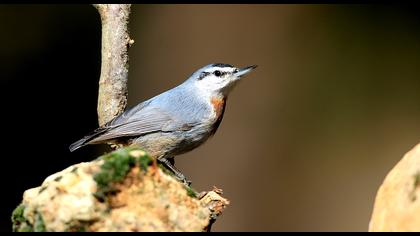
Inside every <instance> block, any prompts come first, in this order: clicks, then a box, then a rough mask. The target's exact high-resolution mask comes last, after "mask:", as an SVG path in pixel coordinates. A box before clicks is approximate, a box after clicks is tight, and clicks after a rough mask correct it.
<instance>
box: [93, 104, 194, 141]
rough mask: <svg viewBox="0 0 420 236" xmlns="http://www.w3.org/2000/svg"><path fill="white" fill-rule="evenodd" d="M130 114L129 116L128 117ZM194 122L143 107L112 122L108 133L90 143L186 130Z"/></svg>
mask: <svg viewBox="0 0 420 236" xmlns="http://www.w3.org/2000/svg"><path fill="white" fill-rule="evenodd" d="M130 113H131V114H130ZM127 114H129V115H127ZM194 125H195V123H194V122H188V123H187V122H185V121H182V120H179V119H178V118H177V117H175V116H174V114H171V113H169V112H167V111H164V110H162V109H160V108H157V107H149V106H146V107H142V109H136V111H134V112H133V111H127V113H124V114H122V116H121V117H118V118H116V119H115V120H114V121H112V122H110V123H109V125H108V126H107V127H105V128H106V129H107V131H105V132H103V133H102V134H100V135H98V136H97V137H95V138H94V139H92V140H91V141H89V143H96V142H102V141H106V140H112V139H116V138H120V137H132V136H141V135H144V134H147V133H153V132H158V131H164V132H167V131H175V130H185V129H189V128H191V127H193V126H194Z"/></svg>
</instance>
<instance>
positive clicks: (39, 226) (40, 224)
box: [34, 212, 46, 232]
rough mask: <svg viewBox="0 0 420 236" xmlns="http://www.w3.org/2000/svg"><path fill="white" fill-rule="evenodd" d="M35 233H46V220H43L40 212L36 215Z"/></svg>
mask: <svg viewBox="0 0 420 236" xmlns="http://www.w3.org/2000/svg"><path fill="white" fill-rule="evenodd" d="M34 231H35V232H45V231H46V229H45V223H44V219H42V215H41V214H40V213H39V212H37V213H36V214H35V222H34Z"/></svg>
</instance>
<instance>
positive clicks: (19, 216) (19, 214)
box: [12, 203, 26, 223]
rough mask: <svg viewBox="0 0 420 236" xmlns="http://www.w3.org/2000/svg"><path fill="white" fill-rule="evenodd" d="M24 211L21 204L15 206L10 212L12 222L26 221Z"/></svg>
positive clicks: (23, 206)
mask: <svg viewBox="0 0 420 236" xmlns="http://www.w3.org/2000/svg"><path fill="white" fill-rule="evenodd" d="M24 211H25V205H23V204H22V203H21V204H20V205H19V206H17V207H16V208H15V209H14V210H13V212H12V222H13V223H15V222H23V221H26V219H25V217H24V216H23V212H24Z"/></svg>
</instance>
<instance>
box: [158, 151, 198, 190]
mask: <svg viewBox="0 0 420 236" xmlns="http://www.w3.org/2000/svg"><path fill="white" fill-rule="evenodd" d="M158 161H159V162H160V163H161V164H162V165H164V166H165V167H166V168H167V169H169V170H170V171H171V172H172V173H173V174H174V176H175V177H176V178H177V179H178V180H179V181H180V182H182V183H183V184H184V185H185V186H187V187H190V186H191V184H192V182H191V181H190V180H188V179H187V178H186V177H185V175H184V174H182V173H181V171H179V170H178V169H177V168H176V167H175V165H174V164H175V162H174V158H173V157H172V158H159V159H158Z"/></svg>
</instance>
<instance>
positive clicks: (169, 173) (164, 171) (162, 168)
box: [158, 163, 175, 177]
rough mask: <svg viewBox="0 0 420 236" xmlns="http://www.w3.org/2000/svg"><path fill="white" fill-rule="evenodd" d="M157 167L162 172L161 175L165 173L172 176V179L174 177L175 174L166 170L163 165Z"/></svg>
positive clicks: (159, 164)
mask: <svg viewBox="0 0 420 236" xmlns="http://www.w3.org/2000/svg"><path fill="white" fill-rule="evenodd" d="M158 166H159V168H160V169H161V170H162V171H163V173H165V174H167V175H169V176H172V177H174V176H175V174H174V173H173V172H172V171H170V170H169V169H168V168H166V167H165V166H164V165H163V164H161V163H158Z"/></svg>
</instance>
